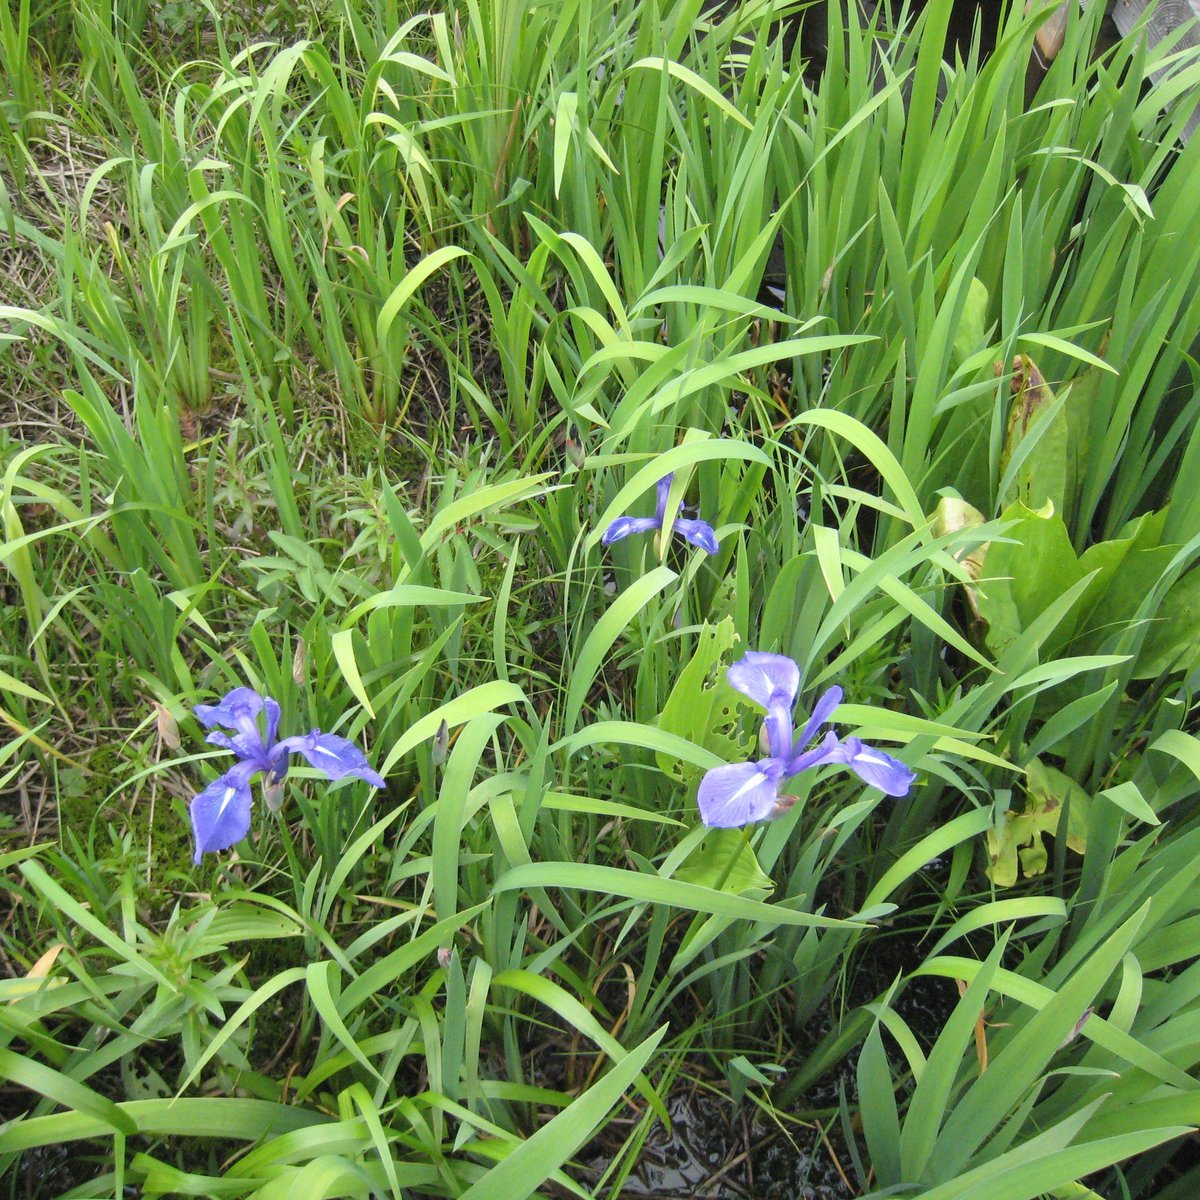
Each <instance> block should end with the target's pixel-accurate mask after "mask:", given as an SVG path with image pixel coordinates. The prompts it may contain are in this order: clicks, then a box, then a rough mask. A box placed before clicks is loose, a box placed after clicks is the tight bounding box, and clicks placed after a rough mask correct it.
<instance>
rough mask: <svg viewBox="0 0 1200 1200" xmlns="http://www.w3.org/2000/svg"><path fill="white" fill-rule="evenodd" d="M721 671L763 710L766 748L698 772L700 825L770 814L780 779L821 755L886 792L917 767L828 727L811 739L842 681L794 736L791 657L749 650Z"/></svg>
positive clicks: (899, 789) (836, 700) (724, 825)
mask: <svg viewBox="0 0 1200 1200" xmlns="http://www.w3.org/2000/svg"><path fill="white" fill-rule="evenodd" d="M727 677H728V679H729V682H730V684H731V685H732V686H733V687H735V688H736V689H737V690H738V691H739V692H741V693H742V695H743V696H748V697H749V698H750V699H751V700H753V701H754V702H755V704H761V705H762V707H763V708H765V709H766V710H767V716H766V720H765V721H764V723H763V725H764V730H765V733H766V738H767V747H768V749H769V750H770V754H769V755H768V757H766V758H764V759H761V760H760V761H758V762H753V763H733V764H731V765H730V766H727V767H714V768H713V769H712V770H711V771H709V772H707V773H706V774H705V776H704V778H703V779H702V780H701V781H700V791H699V794H698V795H697V797H696V802H697V804H698V805H699V806H700V817H701V819H702V820H703V821H704V823H705V825H711V826H714V827H715V828H718V829H733V828H736V827H738V826H741V825H746V824H749V822H751V821H762V820H765V819H766V818H767V817H771V816H775V815H777V814H778V813H779V812H782V811H784V809H786V807H787V805H786V803H782V802H781V801H780V793H781V792H782V790H783V785H784V784H785V783H786V782H787V780H789V779H791V778H792V776H794V775H799V774H800V772H801V771H807V770H808V769H809V768H810V767H818V766H822V765H824V764H827V763H832V764H837V765H838V766H842V767H847V768H849V769H850V770H851V771H853V772H854V773H855V774H856V775H857V776H858V777H859V778H860V779H861V780H862V781H863V782H864V783H867V784H870V785H871V787H877V788H879V790H880V791H882V792H886V793H887V794H888V795H889V796H906V795H907V794H908V789H909V787H910V786H911V785H912V781H913V780H914V779H915V778H916V775H915V774H914V773H913V771H911V770H910V769H909V768H908V767H907V766H905V765H904V763H902V762H900V761H898V760H897V759H894V758H893V757H892V756H891V755H890V754H884V752H883V751H882V750H876V749H874V748H873V747H871V746H867V745H865V744H864V743H863V742H860V741H859V740H858V738H856V737H848V738H845V739H844V740H842V741H839V740H838V738H837V735H836V734H835V733H833V732H832V731H830V732H826V734H825V736H824V737H823V738H821V740H820V741H819V742H817V743H816V744H815V745H810V743H811V742H812V741H813V738H814V737H815V736H816V735H817V734H818V733H819V732H820V730H821V729H822V727H823V726H824V725H826V724H827V722H828V721H829V718H830V716H831V715H832V713H833V710H834V709H835V708H837V706H838V705H839V704H840V703H841V701H842V689H841V688H839V687H832V688H830V689H829V691H827V692H826V693H825V694H824V695H823V696H822V697H821V698H820V699H819V700H818V701H817V703H816V707H815V708H814V709H813V712H812V716H811V717H809V718H808V720H807V721H806V722H805V724H804V728H803V729H801V731H800V734H799V736H797V737H795V738H793V736H792V735H793V733H794V726H793V724H792V708H793V706H794V705H795V703H796V693H797V692H798V691H799V690H800V668H799V667H798V666H797V665H796V664H795V663H794V662H793V661H792V660H791V659H790V658H787V657H786V656H785V655H782V654H762V653H760V652H759V651H757V650H751V651H749V652H748V653H747V654H746V656H745V657H744V658H742V659H739V660H738V661H737V662H735V663H734V664H733V666H731V667H730V668H729V671H728V672H727Z"/></svg>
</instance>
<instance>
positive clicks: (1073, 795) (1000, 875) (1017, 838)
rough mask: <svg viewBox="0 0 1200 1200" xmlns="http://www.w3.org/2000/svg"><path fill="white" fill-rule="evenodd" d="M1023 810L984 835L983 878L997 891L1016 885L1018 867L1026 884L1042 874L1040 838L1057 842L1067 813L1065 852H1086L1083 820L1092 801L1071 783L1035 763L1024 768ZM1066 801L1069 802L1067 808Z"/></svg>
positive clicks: (1044, 859) (1042, 844) (1043, 862)
mask: <svg viewBox="0 0 1200 1200" xmlns="http://www.w3.org/2000/svg"><path fill="white" fill-rule="evenodd" d="M1026 788H1027V794H1026V797H1025V808H1024V809H1023V810H1022V811H1021V812H1011V811H1010V812H1008V813H1006V814H1005V817H1004V826H1003V828H1002V829H1001V830H1000V831H999V833H997V832H996V831H995V830H994V829H993V830H989V831H988V836H987V842H988V857H989V858H990V860H991V861H990V865H989V866H988V869H987V873H988V877H989V878H990V879H991V881H992V882H993V883H994V884H995V885H996V886H997V887H1012V885H1013V884H1014V883H1016V882H1017V863H1018V859H1019V860H1020V868H1021V874H1022V875H1024V876H1025V878H1026V879H1028V878H1030V877H1032V876H1034V875H1040V874H1041V873H1042V872H1043V871H1045V869H1046V864H1047V855H1046V844H1045V842H1043V840H1042V837H1043V835H1044V834H1049V835H1050V837H1057V836H1058V827H1059V825H1060V824H1061V822H1062V816H1063V810H1064V808H1067V847H1068V848H1069V849H1071V850H1074V851H1075V852H1076V853H1077V854H1082V853H1083V852H1084V850H1085V849H1087V833H1088V816H1089V813H1090V809H1091V804H1092V798H1091V797H1090V796H1089V795H1088V794H1087V793H1086V792H1085V791H1084V790H1083V788H1081V787H1080V786H1079V784H1077V783H1076V782H1075V781H1074V780H1073V779H1070V778H1069V777H1068V776H1066V775H1064V774H1063V773H1062V772H1061V771H1058V770H1055V769H1054V768H1053V767H1047V766H1045V765H1044V764H1043V763H1042V762H1041V761H1040V760H1039V759H1036V758H1035V759H1034V760H1033V761H1032V762H1031V763H1030V764H1029V766H1028V767H1027V768H1026ZM1068 801H1069V802H1070V804H1069V808H1068Z"/></svg>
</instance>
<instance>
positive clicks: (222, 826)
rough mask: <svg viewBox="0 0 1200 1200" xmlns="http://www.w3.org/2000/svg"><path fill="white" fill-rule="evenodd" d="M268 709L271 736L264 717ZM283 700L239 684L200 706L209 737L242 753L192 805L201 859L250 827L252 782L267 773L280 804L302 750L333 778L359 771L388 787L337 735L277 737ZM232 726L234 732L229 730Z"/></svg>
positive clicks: (269, 792) (273, 801)
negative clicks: (291, 763) (292, 760)
mask: <svg viewBox="0 0 1200 1200" xmlns="http://www.w3.org/2000/svg"><path fill="white" fill-rule="evenodd" d="M264 711H265V713H266V725H267V728H266V736H265V737H264V736H263V733H262V730H261V729H260V727H259V716H260V714H262V713H263V712H264ZM279 711H280V710H279V704H278V702H277V701H275V700H272V699H271V697H270V696H265V697H264V696H260V695H259V694H258V693H257V692H256V691H254V690H253V689H252V688H246V687H241V688H234V689H233V691H232V692H230V693H229V694H228V695H227V696H226V697H225V698H224V699H223V700H221V702H220V703H219V704H197V705H196V708H195V713H196V719H197V720H198V721H199V722H200V724H201V725H203V726H204V728H205V729H212V728H213V726H214V725H215V726H218V728H217V729H215V730H213V732H212V733H210V734H209V735H208V737H207V739H206V741H208V742H209V743H210V744H211V745H214V746H220V747H222V749H225V750H228V751H230V752H231V753H232V754H235V755H236V756H237V760H238V761H237V762H236V763H234V765H233V766H232V767H230V768H229V770H228V771H226V772H225V774H224V775H222V776H221V778H220V779H217V780H215V781H214V782H213V783H210V784H209V785H208V787H206V788H205V789H204V791H202V792H201V793H200V794H199V795H198V796H195V797H193V799H192V803H191V814H192V833H193V835H194V836H195V839H196V853H195V855H194V856H193V859H192V861H193V862H195V863H199V862H200V859H201V857H202V856H203V855H204V854H205V852H206V851H209V850H226V849H228V848H229V847H230V846H232V845H235V844H236V843H237V842H240V841H241V840H242V838H244V837H245V836H246V834H247V833H248V832H249V830H250V780H251V779H253V778H254V776H255V775H258V774H265V775H266V777H267V781H266V798H267V803H268V805H270V806H271V807H272V808H278V807H279V804H280V802H281V801H282V786H283V779H284V776H285V775H287V770H288V755H289V754H292V753H296V754H301V755H303V756H304V757H305V758H306V759H308V761H309V763H311V764H312V766H314V767H316V768H317V770H319V771H321V772H322V773H323V774H325V775H326V776H327V777H328V778H329V779H341V778H342V777H343V776H345V775H357V776H358V778H359V779H365V780H366V781H367V782H368V783H369V784H370V785H371V786H372V787H383V776H382V775H380V774H379V773H378V772H377V771H374V770H372V769H371V766H370V764H369V763H368V762H367V756H366V755H365V754H363V752H362V751H361V750H360V749H359V748H358V747H357V746H356V745H355V744H354V743H353V742H349V741H347V740H346V739H345V738H343V737H338V736H336V735H335V734H332V733H322V732H321V731H320V730H319V729H314V730H313V731H312V732H311V733H305V734H301V735H299V736H297V737H289V738H283V740H282V741H277V740H276V737H277V735H278V733H279ZM225 729H228V730H230V731H231V732H230V733H223V732H221V731H222V730H225Z"/></svg>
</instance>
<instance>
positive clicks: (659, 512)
mask: <svg viewBox="0 0 1200 1200" xmlns="http://www.w3.org/2000/svg"><path fill="white" fill-rule="evenodd" d="M674 478H675V472H674V471H668V472H667V473H666V474H665V475H664V476H663V477H662V478H661V479H660V480H659V481H658V482H657V483H656V484H655V485H654V494H655V502H654V524H655V525H661V524H662V523H663V517H665V516H666V515H667V497H668V496H669V495H670V494H671V482H672V481H673V480H674Z"/></svg>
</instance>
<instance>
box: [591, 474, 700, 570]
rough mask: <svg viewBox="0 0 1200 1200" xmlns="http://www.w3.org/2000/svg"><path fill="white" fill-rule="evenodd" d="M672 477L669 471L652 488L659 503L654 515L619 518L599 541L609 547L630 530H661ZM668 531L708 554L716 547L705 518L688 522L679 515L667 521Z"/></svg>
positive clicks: (632, 531)
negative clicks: (656, 494)
mask: <svg viewBox="0 0 1200 1200" xmlns="http://www.w3.org/2000/svg"><path fill="white" fill-rule="evenodd" d="M674 478H675V475H674V472H672V473H671V474H669V475H664V476H663V477H662V479H660V480H659V481H658V483H657V484H656V485H655V490H656V491H657V492H658V503H657V505H656V506H655V509H654V516H652V517H618V518H617V519H616V520H615V521H614V522H613V523H612V524H611V525H610V526H609V527H608V528H607V529H606V530H605V531H604V536H603V537H601V539H600V542H601V544H602V545H605V546H611V545H612V544H613V542H619V541H620V540H621V539H622V538H624V537H628V536H629V535H630V534H631V533H650V532H651V531H652V530H655V529H661V528H662V524H663V519H664V518H665V517H666V515H667V495H668V494H669V493H670V491H671V480H672V479H674ZM667 532H668V533H677V534H679V536H680V537H681V538H683V539H684V541H687V542H691V543H692V545H693V546H699V547H700V549H701V550H704V551H706V552H707V553H709V554H716V552H717V550H718V549H719V547H718V545H717V535H716V532H715V531H714V529H713V527H712V526H711V525H710V524H709V523H708V522H707V521H689V520H685V519H684V518H682V517H676V518H675V519H674V520H673V521H670V522H668V523H667Z"/></svg>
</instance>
